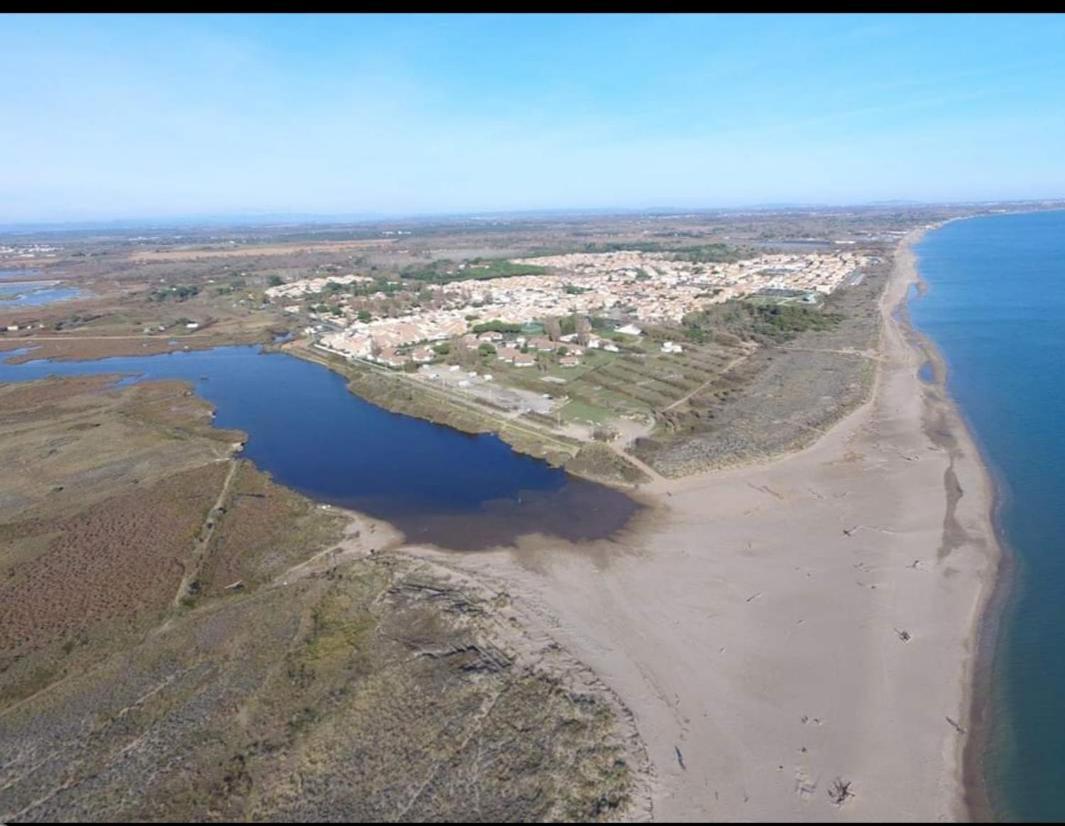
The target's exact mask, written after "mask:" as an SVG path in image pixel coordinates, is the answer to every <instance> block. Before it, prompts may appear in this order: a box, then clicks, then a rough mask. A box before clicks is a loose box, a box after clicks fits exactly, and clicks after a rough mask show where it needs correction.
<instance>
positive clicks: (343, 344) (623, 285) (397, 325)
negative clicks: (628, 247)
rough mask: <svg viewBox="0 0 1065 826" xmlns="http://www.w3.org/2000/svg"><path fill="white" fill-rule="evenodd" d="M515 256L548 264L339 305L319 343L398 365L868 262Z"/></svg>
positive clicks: (516, 349) (845, 273) (795, 287)
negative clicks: (419, 302) (476, 330)
mask: <svg viewBox="0 0 1065 826" xmlns="http://www.w3.org/2000/svg"><path fill="white" fill-rule="evenodd" d="M521 263H529V264H536V265H539V266H543V267H547V268H548V269H549V270H550V271H549V272H548V273H546V274H543V275H523V276H512V277H506V278H492V279H485V280H478V279H469V280H462V281H455V282H452V283H449V284H446V285H443V286H441V287H440V288H438V289H439V290H440V291H441V292H440V293H439V295H438V300H436V301H434V302H433V306H431V307H424V306H417V307H412V308H411V309H410V310H409V311H408V312H407V314H405V315H402V316H400V317H396V318H380V319H371V320H368V321H365V320H364V321H358V320H354V319H353V315H354V314H353V313H351V312H344V314H343V323H344V325H345V326H344V327H343V328H342V329H339V330H336V331H333V332H327V333H324V334H323V335H321V336H320V338H319V344H320V345H321V346H323V347H325V348H326V349H329V350H332V351H334V352H337V353H340V354H343V355H346V356H349V357H356V358H365V359H371V360H377V361H380V362H381V363H384V364H389V365H392V366H399V365H402V364H405V363H407V362H409V361H414V362H424V361H428V360H431V359H432V358H433V354H432V352H431V351H429V350H428V349H427V348H425V347H424V346H423V347H422V348H421V349H420V350H416V349H412V348H415V347H416V346H417V345H425V344H433V343H435V342H441V341H445V340H457V344H458V345H459V346H466V345H470V344H471V343H472V346H475V347H476V346H479V344H480V343H481V342H482V341H483V340H485V339H483V338H482V339H478V337H476V336H473V335H471V334H470V330H471V327H472V326H473V325H475V324H477V323H478V322H481V321H489V320H498V321H502V322H505V323H507V324H517V325H521V324H529V323H533V322H537V321H542V320H545V319H548V318H557V317H561V316H571V315H578V316H592V315H604V314H606V315H611V316H613V317H615V318H618V319H621V320H628V321H630V322H631V321H637V322H645V321H649V322H662V321H668V322H680V321H681V320H682V319H683V318H684V316H685V315H686V314H688V313H690V312H694V311H698V310H700V309H702V308H703V307H704V305H705V304H707V303H712V302H722V301H727V300H729V299H731V298H739V297H742V296H745V295H750V294H753V293H758V292H762V291H773V290H789V291H798V292H800V293H807V294H808V295H810V296H815V295H817V294H827V293H830V292H832V291H833V290H834V289H836V288H837V287H838V286H839V285H840V284H841V283H843V282H844V281H845V280H846V279H847V278H848V277H849V276H852V275H853V274H854V273H855V272H856V271H858V270H860V269H861V268H862V267H863V266H865V265H866V264H867V263H868V260H867V259H866V258H865V257H864V256H862V255H858V254H855V253H852V252H843V251H841V252H833V253H808V254H770V255H762V256H758V257H756V258H750V259H745V260H741V261H736V262H728V263H704V262H691V261H684V260H679V259H677V258H674V257H672V256H671V255H670V254H669V253H649V252H625V251H622V252H609V253H573V254H568V255H555V256H543V257H538V258H527V259H522V260H521ZM355 279H360V276H342V277H336V276H331V277H328V278H314V279H305V280H304V281H297V282H293V283H291V284H286V285H283V286H282V287H273V288H271V289H270V290H267V295H268V296H269V297H271V298H291V297H292V296H293V295H301V294H306V293H310V292H313V291H315V289H316V288H317V290H319V291H320V290H321V289H324V288H325V285H326V284H328V283H330V282H333V283H341V284H349V283H352V282H353V280H355ZM365 280H369V279H365ZM293 290H298V292H294V291H293ZM312 332H313V331H312ZM617 332H619V333H622V334H628V335H639V334H640V333H641V330H640V329H639V328H638V327H637V326H636V325H635V324H632V323H629V324H626V325H624V326H621V327H619V328H618V329H617ZM544 341H547V339H544ZM592 341H595V342H596V343H595V344H592V343H591V342H592ZM492 343H493V346H496V347H497V352H498V353H500V354H501V355H500V358H503V359H505V360H509V361H510V362H511V363H513V364H515V365H518V366H527V365H528V364H532V363H535V359H534V360H533V361H530V360H529V359H528V358H526V356H528V351H529V349H530V347H531V348H532V349H533V350H536V349H538V346H534V345H533V344H532V343H531V342H526V341H522V342H518V341H517V340H516V338H515V337H513V336H512V337H509V339H508V341H506V342H502V343H501V342H500V341H498V340H493V341H492ZM548 343H549V344H552V345H555V342H548ZM563 344H565V343H563ZM584 345H585V346H588V347H592V348H595V347H598V346H603V347H604V349H611V348H614V349H616V348H615V347H614V345H612V344H611V343H610V342H609V340H606V341H600V340H599V339H597V338H595V337H591V338H589V337H587V336H585V341H584ZM555 346H557V345H555ZM552 349H553V348H552ZM663 351H664V352H680V351H681V346H680V345H677V344H674V343H673V342H669V343H668V348H666V347H664V348H663ZM518 354H520V355H521V356H522V358H520V359H519V358H518ZM579 357H580V356H579V354H578V353H574V352H569V351H567V352H566V353H565V354H564V355H563V358H566V359H567V361H568V362H572V361H573V359H575V358H576V359H579Z"/></svg>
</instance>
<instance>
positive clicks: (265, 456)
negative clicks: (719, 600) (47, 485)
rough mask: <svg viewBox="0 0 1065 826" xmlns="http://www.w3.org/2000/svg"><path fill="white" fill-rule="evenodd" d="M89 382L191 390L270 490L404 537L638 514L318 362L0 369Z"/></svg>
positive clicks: (469, 544)
mask: <svg viewBox="0 0 1065 826" xmlns="http://www.w3.org/2000/svg"><path fill="white" fill-rule="evenodd" d="M9 355H10V354H9ZM101 373H120V374H135V375H136V376H137V377H138V378H137V379H136V380H143V379H183V380H187V381H190V382H192V383H193V384H194V385H195V388H196V392H197V393H198V394H199V395H201V396H202V397H203V398H205V399H207V400H208V401H209V402H211V403H212V404H213V405H214V406H215V409H216V413H217V415H216V418H215V424H216V425H217V426H218V427H222V428H236V429H239V430H243V431H244V432H245V433H247V434H248V442H247V445H246V449H245V455H246V456H247V458H249V459H251V460H252V461H254V462H255V464H256V465H258V466H259V467H260V468H262V469H263V470H265V471H267V472H269V473H270V474H272V475H273V477H274V478H275V479H276V480H277V481H278V482H280V483H282V484H284V485H287V486H289V487H291V488H294V489H296V490H299V491H300V492H302V493H304V494H306V495H308V496H310V497H312V498H314V499H317V500H319V501H322V502H328V503H332V504H337V505H342V506H345V507H350V508H355V509H357V510H360V511H364V512H366V513H369V514H371V515H373V516H377V517H380V518H383V519H387V520H389V521H390V522H392V523H394V524H395V525H396V526H397V527H399V528H400V529H401V530H402V531H403V532H404V533H405V534H406V535H407V537H408V538H409V539H418V540H427V541H433V542H436V543H438V544H441V545H445V546H447V547H452V548H482V547H488V546H492V545H496V544H501V543H502V544H506V543H510V542H513V540H514V539H515V538H516V537H517V536H519V535H521V534H526V533H532V532H540V533H545V534H549V535H555V536H560V537H563V538H566V539H569V540H574V541H576V540H582V539H592V538H601V537H604V536H609V535H610V534H611V533H613V532H614V531H616V530H617V529H619V528H620V527H622V526H623V525H624V524H625V523H626V522H627V521H628V519H629V518H630V517H631V515H632V514H633V513H634V512H635V510H636V509H637V507H638V506H637V505H636V504H635V503H634V502H633V501H632V500H631V499H630V498H629V497H627V496H625V495H624V494H622V493H620V492H618V491H615V490H613V489H610V488H607V487H604V486H602V485H596V484H593V483H591V482H587V481H585V480H582V479H577V478H575V477H572V476H570V475H569V474H567V473H565V472H564V471H562V470H559V469H557V468H552V467H551V466H549V465H548V464H547V463H545V462H542V461H540V460H538V459H533V458H531V457H528V456H523V455H521V454H518V453H515V452H514V451H513V450H511V449H510V447H508V446H507V445H506V444H505V443H504V442H503V441H501V440H500V439H498V438H497V437H495V436H491V435H469V434H465V433H461V432H459V431H457V430H453V429H451V428H447V427H442V426H440V425H434V424H431V423H429V422H426V421H422V420H420V419H415V418H412V417H410V416H402V415H398V414H395V413H390V412H388V411H386V410H383V409H381V408H379V407H376V406H374V405H372V404H369V403H368V402H365V401H363V400H362V399H360V398H358V397H356V396H354V395H352V394H351V393H350V392H349V391H348V389H347V385H346V383H345V381H344V379H343V378H342V377H341V376H339V375H337V374H336V373H334V372H332V371H330V370H328V369H327V368H325V367H322V366H321V365H318V364H313V363H311V362H307V361H303V360H301V359H297V358H294V357H292V356H288V355H285V354H282V353H261V352H260V351H259V348H257V347H220V348H216V349H213V350H204V351H187V352H178V353H171V354H164V355H156V356H132V357H118V358H106V359H99V360H96V361H87V362H49V361H43V360H39V361H30V362H26V363H24V364H10V363H7V362H6V361H0V381H25V380H29V379H37V378H43V377H45V376H49V375H62V376H78V375H87V374H101Z"/></svg>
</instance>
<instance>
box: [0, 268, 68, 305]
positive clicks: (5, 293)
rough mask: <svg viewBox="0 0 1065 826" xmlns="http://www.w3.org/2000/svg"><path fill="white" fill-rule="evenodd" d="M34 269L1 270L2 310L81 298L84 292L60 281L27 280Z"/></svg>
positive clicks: (0, 291)
mask: <svg viewBox="0 0 1065 826" xmlns="http://www.w3.org/2000/svg"><path fill="white" fill-rule="evenodd" d="M32 274H33V271H32V270H0V311H3V310H5V309H11V308H15V307H43V306H45V305H46V304H54V303H55V302H57V301H69V300H70V299H72V298H80V297H81V296H82V295H84V293H83V292H82V291H81V290H79V289H77V288H76V287H67V286H63V285H62V282H59V281H25V280H22V281H20V280H18V279H25V278H26V276H27V275H32Z"/></svg>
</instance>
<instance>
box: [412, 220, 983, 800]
mask: <svg viewBox="0 0 1065 826" xmlns="http://www.w3.org/2000/svg"><path fill="white" fill-rule="evenodd" d="M914 237H916V234H915V235H914V236H913V237H911V238H909V239H907V242H905V243H904V244H903V246H902V247H901V248H900V253H899V256H898V259H897V267H896V272H895V275H894V277H893V278H892V280H891V282H890V283H889V285H888V287H887V289H886V291H885V294H884V297H883V300H882V302H881V308H882V316H883V319H884V323H883V329H882V340H881V347H880V351H881V359H880V361H879V371H878V375H877V381H876V386H875V389H874V392H873V394H872V397H871V399H870V401H868V402H867V403H866V404H865V405H863V406H862V407H860V408H858V409H857V410H855V411H854V412H853V413H851V414H850V415H849V416H847V417H846V418H845V419H843V420H842V421H841V422H840V423H839V424H838V425H837V426H835V427H834V428H832V429H831V430H830V431H829V432H828V433H827V434H826V435H824V436H823V437H822V438H821V439H820V440H819V441H817V442H816V443H815V444H813V445H812V446H811V447H809V448H807V449H805V450H803V451H801V452H797V453H794V454H791V455H789V456H786V457H783V458H780V459H776V460H773V461H771V462H768V463H765V464H761V465H757V466H750V467H744V468H736V469H730V470H725V471H718V472H713V473H707V474H704V475H700V476H695V477H689V478H686V479H683V480H679V481H673V480H665V479H658V480H656V481H654V482H653V483H651V484H649V485H647V486H645V487H644V488H643V491H644V492H646V494H647V496H648V498H649V499H650V501H651V503H652V504H653V506H654V507H653V508H651V509H650V512H649V514H648V515H647V516H645V517H641V519H640V523H639V524H637V525H634V526H633V527H632V528H631V529H630V530H629V531H628V533H627V535H625V536H623V537H621V538H619V539H617V540H616V541H613V542H604V543H598V544H595V545H591V546H582V547H580V548H578V547H572V546H570V547H560V543H559V542H558V541H556V540H547V539H543V538H538V537H531V538H529V539H528V541H526V542H524V543H522V547H520V548H519V549H517V550H513V549H510V550H498V551H491V552H479V553H474V554H455V553H449V552H443V551H439V550H436V549H432V548H409V547H408V548H406V549H405V550H406V551H408V552H412V553H417V554H419V555H423V556H426V557H429V558H432V559H433V560H434V561H436V562H438V563H439V564H442V565H446V566H449V567H452V568H454V569H456V570H461V571H463V572H466V573H472V574H474V575H476V576H477V577H479V578H481V579H483V580H485V581H488V582H491V583H493V584H494V585H495V586H497V587H501V588H504V589H506V590H507V591H508V592H509V593H510V595H511V596H512V597H513V599H514V605H515V608H516V609H517V610H519V611H520V613H521V616H522V618H523V620H524V621H525V622H527V623H529V624H530V625H531V626H534V627H536V628H538V629H541V630H542V631H543V632H544V633H547V634H550V635H551V636H552V637H554V638H555V639H557V640H558V642H559V643H560V644H561V645H563V646H564V647H565V648H567V649H568V650H569V651H570V652H571V653H572V654H573V655H575V656H576V657H577V659H579V660H581V661H583V662H584V663H586V664H588V665H589V666H590V667H591V668H592V669H593V670H594V671H595V672H596V673H597V674H598V675H599V677H600V678H601V679H602V680H603V682H604V683H605V684H607V685H608V686H609V687H610V688H611V689H613V691H614V692H615V693H616V694H617V696H618V697H620V699H621V700H622V701H623V702H624V704H625V705H626V706H627V707H628V709H630V710H631V712H632V714H633V715H634V719H635V722H636V726H637V728H638V730H639V733H640V735H641V736H642V738H643V739H644V741H645V742H646V745H647V750H648V754H649V756H650V759H651V762H652V764H653V769H654V775H655V777H654V781H653V794H652V797H653V807H654V817H655V819H656V820H703V819H742V820H746V819H757V820H772V819H783V820H821V819H829V820H876V819H891V820H923V819H929V820H950V819H956V818H959V817H964V816H965V814H966V810H965V807H964V802H963V796H962V795H963V786H962V765H961V763H962V760H961V758H962V750H963V747H964V741H965V732H966V731H967V730H968V728H969V722H968V720H969V687H970V685H971V682H972V674H971V671H972V659H973V653H974V649H975V634H976V627H977V624H978V619H979V616H980V612H981V609H982V607H983V604H984V601H985V599H986V598H987V596H988V594H989V592H990V584H991V583H992V581H993V578H994V572H995V570H996V567H997V561H998V549H997V546H996V545H995V543H994V539H993V531H992V530H991V526H990V516H989V514H990V506H991V493H990V486H989V482H988V479H987V477H986V473H985V471H984V469H983V466H982V465H981V463H980V461H979V457H978V455H977V453H976V451H975V449H974V447H973V445H972V443H971V441H970V439H969V436H968V434H967V432H966V430H965V428H964V427H963V426H962V425H961V423H960V421H959V419H958V417H957V415H956V413H955V411H954V408H953V406H952V405H951V404H950V402H949V400H947V399H946V397H945V394H944V392H943V389H942V387H941V386H937V385H927V384H925V383H923V382H921V381H920V380H919V379H918V376H917V373H918V369H919V367H920V365H921V364H922V363H923V362H924V360H925V359H926V358H927V357H928V356H927V354H925V353H924V352H921V351H920V350H919V349H917V348H915V347H914V346H913V345H912V344H911V343H910V342H909V341H908V339H907V328H906V327H905V325H904V324H903V323H901V322H899V321H897V320H896V319H895V318H894V316H893V314H892V310H893V309H894V308H895V307H897V306H898V305H899V303H900V302H901V301H902V300H903V298H904V296H905V295H906V291H907V289H908V288H909V285H910V284H911V283H913V281H914V280H915V278H916V273H915V271H914V267H913V258H912V254H911V253H910V252H909V246H908V243H909V242H912V241H913V240H914ZM959 490H960V495H959ZM948 718H949V720H948ZM837 778H838V779H841V780H842V781H843V782H844V783H850V786H849V789H848V791H849V794H848V796H846V798H845V799H844V800H843V801H842V803H837V802H835V801H834V800H833V796H832V794H831V791H832V788H833V784H834V782H835V781H836V780H837Z"/></svg>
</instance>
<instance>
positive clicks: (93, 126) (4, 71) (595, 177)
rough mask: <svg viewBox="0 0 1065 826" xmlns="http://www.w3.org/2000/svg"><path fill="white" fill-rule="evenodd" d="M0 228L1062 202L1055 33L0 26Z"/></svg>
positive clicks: (748, 21) (768, 19) (1003, 22)
mask: <svg viewBox="0 0 1065 826" xmlns="http://www.w3.org/2000/svg"><path fill="white" fill-rule="evenodd" d="M0 88H2V94H0V221H5V222H17V221H42V220H82V219H109V218H128V217H155V216H159V217H163V216H179V215H188V214H209V213H210V214H222V213H246V212H301V213H321V214H330V213H331V214H337V213H351V214H355V213H384V214H387V213H392V214H396V213H424V212H466V211H481V210H484V211H488V210H509V209H545V208H611V207H632V208H643V207H656V206H658V207H661V206H668V207H674V206H676V207H719V206H744V205H755V204H767V203H781V202H793V203H794V202H803V203H855V202H868V201H876V200H892V199H915V200H969V199H1013V198H1042V197H1063V196H1065V16H999V17H970V16H808V17H790V16H723V17H717V16H689V15H664V16H628V15H612V16H594V15H575V16H571V15H561V16H527V15H513V16H509V15H508V16H493V15H487V16H480V15H473V16H467V15H454V16H452V15H443V16H432V15H429V16H376V15H372V16H369V15H368V16H341V17H333V16H188V17H184V16H181V17H178V16H20V15H19V16H16V15H0Z"/></svg>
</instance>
